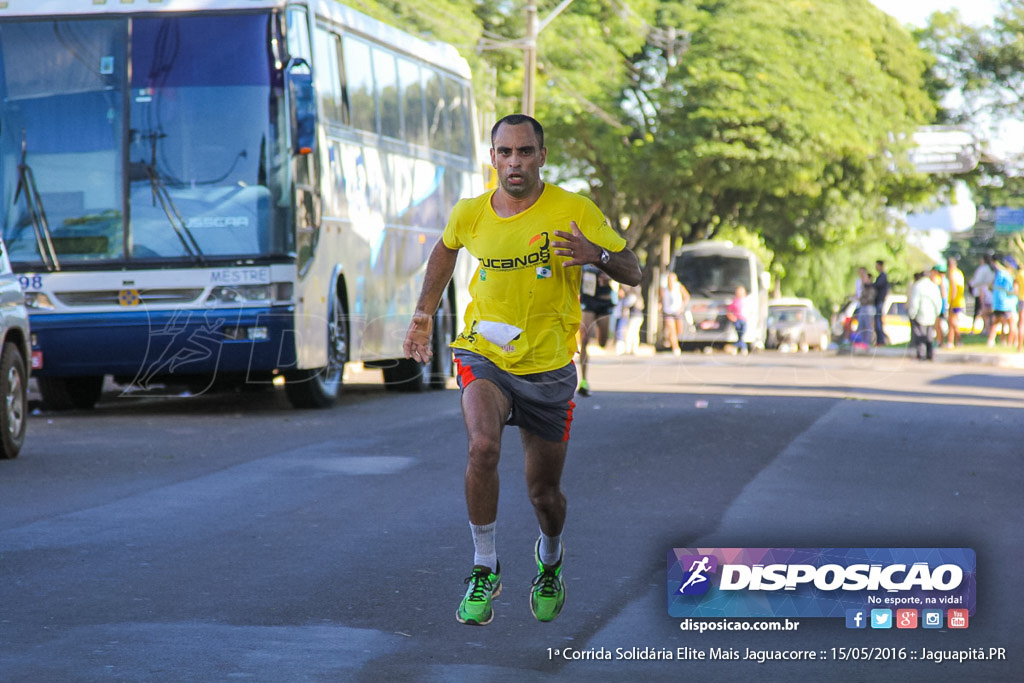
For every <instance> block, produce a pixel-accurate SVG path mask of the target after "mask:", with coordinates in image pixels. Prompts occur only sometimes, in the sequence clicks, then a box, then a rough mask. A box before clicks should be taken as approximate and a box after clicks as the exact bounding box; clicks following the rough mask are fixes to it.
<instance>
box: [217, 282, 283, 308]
mask: <svg viewBox="0 0 1024 683" xmlns="http://www.w3.org/2000/svg"><path fill="white" fill-rule="evenodd" d="M294 292H295V287H294V285H292V283H290V282H274V283H271V284H269V285H238V286H236V287H214V288H213V289H212V290H210V294H209V295H208V296H207V297H206V305H207V306H224V305H231V304H262V305H264V306H267V305H270V304H272V303H274V304H290V303H292V298H293V296H294Z"/></svg>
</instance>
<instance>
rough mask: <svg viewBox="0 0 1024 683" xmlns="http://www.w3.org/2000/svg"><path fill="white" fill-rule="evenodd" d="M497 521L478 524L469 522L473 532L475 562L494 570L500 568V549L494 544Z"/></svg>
mask: <svg viewBox="0 0 1024 683" xmlns="http://www.w3.org/2000/svg"><path fill="white" fill-rule="evenodd" d="M496 524H497V522H491V523H490V524H484V525H482V526H478V525H476V524H473V523H472V522H470V523H469V528H470V529H471V530H472V532H473V564H474V565H477V564H479V565H482V566H484V567H487V568H488V569H490V570H491V571H492V572H493V571H497V570H498V551H497V549H496V548H495V544H494V527H495V525H496Z"/></svg>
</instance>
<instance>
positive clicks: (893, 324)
mask: <svg viewBox="0 0 1024 683" xmlns="http://www.w3.org/2000/svg"><path fill="white" fill-rule="evenodd" d="M859 313H860V306H858V305H857V302H856V301H855V300H851V301H847V302H846V304H845V305H844V306H843V308H842V309H840V311H839V313H838V314H837V315H836V317H835V319H834V320H833V322H832V338H833V339H835V340H836V341H842V340H845V341H847V342H848V341H849V340H850V339H851V338H853V337H856V336H857V334H856V333H857V331H858V330H857V316H858V314H859ZM882 329H884V330H885V335H886V336H887V337H888V338H889V343H890V344H908V343H910V317H909V316H908V315H907V297H906V295H905V294H888V295H886V297H885V312H884V313H883V314H882ZM873 337H874V332H873V331H872V338H873Z"/></svg>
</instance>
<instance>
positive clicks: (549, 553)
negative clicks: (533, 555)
mask: <svg viewBox="0 0 1024 683" xmlns="http://www.w3.org/2000/svg"><path fill="white" fill-rule="evenodd" d="M538 554H539V555H540V561H541V562H542V563H544V564H546V565H548V566H549V567H550V566H551V565H553V564H558V561H559V560H560V559H562V534H558V535H557V536H548V535H547V534H545V533H544V532H543V531H542V532H540V549H539V550H538Z"/></svg>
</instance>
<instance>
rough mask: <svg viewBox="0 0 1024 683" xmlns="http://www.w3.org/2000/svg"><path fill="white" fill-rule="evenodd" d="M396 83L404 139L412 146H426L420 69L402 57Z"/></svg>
mask: <svg viewBox="0 0 1024 683" xmlns="http://www.w3.org/2000/svg"><path fill="white" fill-rule="evenodd" d="M398 82H399V86H400V90H401V93H402V98H401V99H402V115H403V117H404V119H405V139H406V140H407V141H408V142H410V143H412V144H414V145H421V146H425V145H426V144H427V129H426V120H425V115H424V113H423V83H422V81H421V80H420V67H419V65H418V64H415V63H414V62H412V61H411V60H408V59H405V58H404V57H399V58H398Z"/></svg>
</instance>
